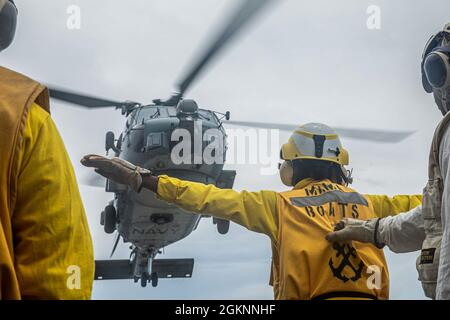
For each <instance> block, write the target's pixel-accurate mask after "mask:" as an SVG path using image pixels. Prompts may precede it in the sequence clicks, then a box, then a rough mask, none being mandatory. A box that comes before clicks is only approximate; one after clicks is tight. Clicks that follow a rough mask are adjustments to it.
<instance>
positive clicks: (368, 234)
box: [326, 218, 384, 249]
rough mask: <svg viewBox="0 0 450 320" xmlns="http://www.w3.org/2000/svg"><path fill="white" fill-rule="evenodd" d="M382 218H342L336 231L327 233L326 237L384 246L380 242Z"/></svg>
mask: <svg viewBox="0 0 450 320" xmlns="http://www.w3.org/2000/svg"><path fill="white" fill-rule="evenodd" d="M380 220H381V219H378V218H377V219H371V220H356V219H348V218H345V219H342V220H341V221H340V222H339V223H337V224H336V227H335V229H334V232H332V233H329V234H327V236H326V239H327V240H328V241H330V242H344V241H350V240H355V241H359V242H368V243H372V244H374V245H375V246H376V247H377V248H380V249H381V248H383V247H384V244H383V243H379V239H380V237H379V232H378V225H379V223H380Z"/></svg>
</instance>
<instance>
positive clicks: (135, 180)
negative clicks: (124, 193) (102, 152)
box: [81, 154, 152, 192]
mask: <svg viewBox="0 0 450 320" xmlns="http://www.w3.org/2000/svg"><path fill="white" fill-rule="evenodd" d="M81 164H82V165H84V166H86V167H93V168H96V169H95V172H97V173H98V174H100V175H102V176H104V177H105V178H107V179H109V180H112V181H114V182H116V183H120V184H125V185H128V186H130V187H131V188H132V189H133V190H134V191H136V192H140V191H141V189H142V181H143V176H146V175H151V174H152V173H151V171H150V170H147V169H143V168H140V167H138V166H135V165H134V164H132V163H130V162H128V161H125V160H122V159H119V158H112V159H109V158H106V157H103V156H99V155H95V154H90V155H87V156H84V157H83V159H81Z"/></svg>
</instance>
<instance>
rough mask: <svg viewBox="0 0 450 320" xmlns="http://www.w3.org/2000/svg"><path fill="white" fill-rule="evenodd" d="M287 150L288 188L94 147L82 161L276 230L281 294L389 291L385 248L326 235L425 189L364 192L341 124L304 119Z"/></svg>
mask: <svg viewBox="0 0 450 320" xmlns="http://www.w3.org/2000/svg"><path fill="white" fill-rule="evenodd" d="M281 158H282V159H283V160H284V162H283V164H282V165H281V167H280V176H281V179H282V181H283V183H284V184H286V185H288V186H291V187H293V188H292V189H291V190H289V191H285V192H275V191H259V192H249V191H242V192H236V191H234V190H231V189H220V188H217V187H215V186H214V185H204V184H201V183H195V182H190V181H182V180H179V179H176V178H171V177H168V176H166V175H162V176H153V175H152V174H151V173H150V171H148V170H146V169H142V168H139V167H136V166H134V165H132V164H130V163H128V162H126V161H123V160H121V159H118V158H113V159H108V158H105V157H101V156H97V155H88V156H85V157H84V158H83V159H82V160H81V162H82V164H84V165H85V166H88V167H95V168H96V171H97V172H98V173H99V174H101V175H103V176H105V177H106V178H108V179H110V180H113V181H115V182H117V183H121V184H126V185H129V186H130V187H131V188H132V189H134V190H135V191H137V192H139V191H140V190H141V188H147V189H149V190H152V191H153V192H155V193H157V195H158V197H159V198H160V199H163V200H165V201H168V202H171V203H175V204H176V205H178V206H180V207H181V208H183V209H185V210H188V211H191V212H196V213H207V214H210V215H212V216H215V217H217V218H221V219H228V220H231V221H233V222H235V223H238V224H240V225H242V226H244V227H246V228H248V229H249V230H251V231H255V232H259V233H264V234H266V235H267V236H269V238H270V240H271V242H272V272H271V285H272V286H273V288H274V295H275V298H276V299H388V298H389V275H388V269H387V265H386V260H385V257H384V254H383V251H382V250H380V249H379V248H377V247H376V246H375V245H373V244H367V243H360V242H343V243H330V242H328V241H327V240H326V239H325V237H326V235H327V234H328V233H329V232H331V231H332V230H333V229H334V227H335V224H336V223H337V222H338V221H340V220H341V219H342V218H344V217H351V218H358V219H362V220H370V219H373V218H375V217H377V214H378V215H379V216H383V215H388V214H395V213H397V212H401V211H403V210H407V209H409V208H411V207H415V206H417V205H419V204H420V196H419V197H414V196H412V197H410V196H397V197H395V198H389V197H387V196H363V195H361V194H359V193H358V192H357V191H355V190H353V189H351V188H349V187H347V185H348V183H349V182H350V177H349V175H348V171H347V170H346V169H345V167H344V166H345V165H348V153H347V151H346V150H345V149H344V148H343V147H342V144H341V141H340V139H339V137H338V135H337V134H336V132H335V131H334V130H333V129H331V128H329V127H327V126H326V125H323V124H317V123H312V124H307V125H304V126H301V127H299V128H298V129H297V130H296V131H295V132H294V133H293V134H292V136H291V137H290V139H289V141H288V142H287V143H286V144H284V145H283V146H282V149H281ZM372 201H373V202H372ZM374 203H375V207H374Z"/></svg>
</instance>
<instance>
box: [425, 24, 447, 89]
mask: <svg viewBox="0 0 450 320" xmlns="http://www.w3.org/2000/svg"><path fill="white" fill-rule="evenodd" d="M445 38H447V39H449V38H450V34H449V33H448V32H447V31H441V32H439V33H438V34H436V35H435V36H433V37H431V39H430V40H429V41H428V43H427V45H426V46H425V50H424V53H423V57H422V85H423V88H424V89H425V91H426V92H428V93H431V92H433V89H441V88H443V87H446V86H449V85H450V46H442V43H443V40H444V39H445Z"/></svg>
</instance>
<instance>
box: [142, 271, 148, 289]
mask: <svg viewBox="0 0 450 320" xmlns="http://www.w3.org/2000/svg"><path fill="white" fill-rule="evenodd" d="M148 279H149V276H148V273H147V272H144V273H143V274H142V275H141V287H142V288H145V287H146V286H147V282H148Z"/></svg>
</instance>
